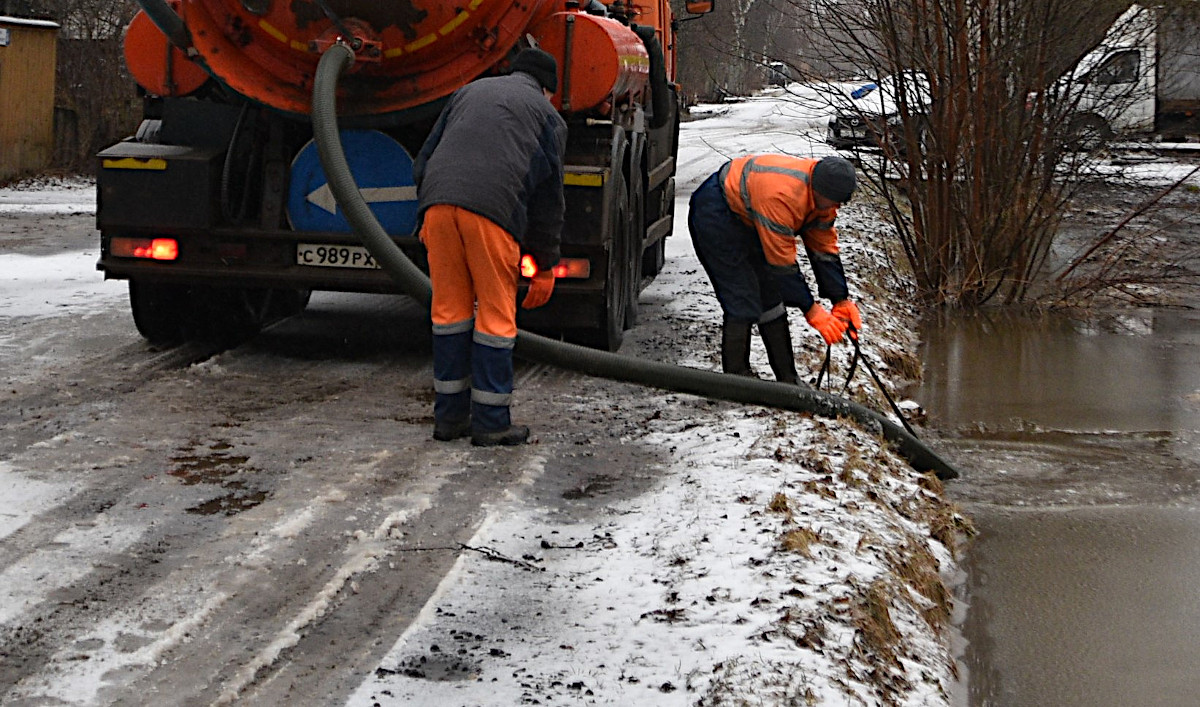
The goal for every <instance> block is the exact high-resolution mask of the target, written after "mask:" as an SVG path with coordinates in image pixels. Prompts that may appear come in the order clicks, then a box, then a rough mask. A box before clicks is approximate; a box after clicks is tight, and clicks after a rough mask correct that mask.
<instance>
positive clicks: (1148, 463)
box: [913, 309, 1200, 707]
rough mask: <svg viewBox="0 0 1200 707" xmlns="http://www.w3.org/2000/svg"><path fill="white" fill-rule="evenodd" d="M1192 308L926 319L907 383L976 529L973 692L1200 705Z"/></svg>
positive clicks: (970, 598)
mask: <svg viewBox="0 0 1200 707" xmlns="http://www.w3.org/2000/svg"><path fill="white" fill-rule="evenodd" d="M1198 320H1200V314H1197V313H1195V312H1190V311H1185V310H1161V309H1160V310H1155V309H1145V310H1138V311H1136V312H1129V313H1124V314H1122V315H1121V317H1120V318H1117V319H1112V320H1109V321H1106V322H1104V323H1103V324H1082V323H1080V322H1075V321H1071V320H1068V319H1065V318H1058V317H1046V318H1041V317H1039V318H1029V317H1023V316H1014V315H970V316H960V317H957V318H947V319H944V320H942V321H938V322H932V323H930V324H929V325H927V327H926V328H925V330H924V331H923V332H922V338H923V341H924V344H923V351H922V356H923V359H924V361H925V364H926V371H925V380H924V383H923V384H922V387H921V388H920V389H919V390H917V391H914V392H913V397H914V398H915V399H916V400H918V401H920V402H921V404H922V405H923V406H924V407H925V408H926V410H927V411H928V413H929V425H930V427H932V428H934V429H936V430H938V434H939V435H940V439H938V440H937V446H938V448H939V450H942V451H944V453H945V454H946V456H947V457H948V458H949V459H951V460H952V461H953V462H954V463H955V464H956V466H958V468H959V469H961V470H962V471H963V473H964V478H963V479H961V480H958V481H955V482H953V483H951V484H949V485H948V487H947V488H948V491H949V494H950V495H951V497H952V498H953V499H954V500H955V501H957V502H958V503H960V504H961V505H962V506H963V507H964V508H965V509H966V510H967V512H968V513H969V514H970V515H971V517H972V519H973V520H974V521H975V524H976V526H977V528H978V530H979V535H978V536H977V537H976V538H975V540H974V541H973V542H972V544H971V546H970V549H969V551H968V556H967V558H966V560H967V566H968V572H969V577H968V581H967V586H966V587H965V589H964V591H963V593H964V595H965V599H966V601H967V603H968V605H969V606H968V615H967V619H966V622H965V625H964V626H963V629H964V633H965V635H966V638H967V640H968V642H969V643H968V645H967V647H966V654H965V663H966V665H967V667H968V670H969V685H970V688H969V698H968V699H967V703H968V704H969V705H971V706H972V707H984V706H987V707H1010V706H1025V705H1031V706H1039V705H1054V706H1056V707H1071V706H1079V707H1083V706H1085V705H1086V706H1088V707H1126V706H1128V705H1164V706H1165V705H1195V704H1196V694H1197V691H1198V690H1200V641H1198V640H1197V639H1196V637H1197V636H1200V451H1198V450H1197V447H1196V443H1197V435H1198V430H1200V365H1198V364H1200V346H1197V343H1198V342H1197V339H1200V326H1197V324H1198V323H1200V322H1198Z"/></svg>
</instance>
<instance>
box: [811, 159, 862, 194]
mask: <svg viewBox="0 0 1200 707" xmlns="http://www.w3.org/2000/svg"><path fill="white" fill-rule="evenodd" d="M812 185H813V189H816V190H817V193H818V194H820V195H821V196H823V197H825V198H826V199H830V200H832V201H836V202H837V203H839V204H844V203H846V202H847V201H850V196H851V195H852V194H854V187H855V186H857V181H856V180H855V177H854V165H852V164H850V160H847V159H845V158H844V157H826V158H824V159H822V160H821V161H820V162H818V163H817V166H816V167H813V174H812Z"/></svg>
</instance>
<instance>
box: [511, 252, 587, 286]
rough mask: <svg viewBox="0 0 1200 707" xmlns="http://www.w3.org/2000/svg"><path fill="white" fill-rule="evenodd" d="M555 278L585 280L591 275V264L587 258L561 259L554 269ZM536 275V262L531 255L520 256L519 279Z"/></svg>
mask: <svg viewBox="0 0 1200 707" xmlns="http://www.w3.org/2000/svg"><path fill="white" fill-rule="evenodd" d="M553 270H554V277H555V278H559V279H561V278H570V279H574V280H586V279H587V278H588V277H590V276H591V274H592V263H591V261H589V260H588V259H587V258H563V259H562V260H559V261H558V265H555V266H554V268H553ZM537 274H538V266H537V261H535V260H534V259H533V256H532V255H522V256H521V277H528V278H532V277H533V276H534V275H537Z"/></svg>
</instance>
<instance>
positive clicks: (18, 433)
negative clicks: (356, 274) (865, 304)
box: [0, 215, 711, 704]
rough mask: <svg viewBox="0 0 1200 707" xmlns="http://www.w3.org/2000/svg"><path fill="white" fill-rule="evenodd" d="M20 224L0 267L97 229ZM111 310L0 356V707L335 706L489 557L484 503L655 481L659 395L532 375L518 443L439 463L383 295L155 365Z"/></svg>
mask: <svg viewBox="0 0 1200 707" xmlns="http://www.w3.org/2000/svg"><path fill="white" fill-rule="evenodd" d="M5 218H6V219H15V218H26V217H17V216H9V215H6V216H5ZM28 218H29V219H30V220H31V223H21V224H14V223H13V222H12V221H9V222H8V223H6V226H7V227H9V228H12V229H13V232H14V233H16V234H17V237H16V238H14V239H13V241H15V243H13V244H12V247H11V248H10V249H9V251H8V252H10V253H12V252H16V253H18V254H26V255H39V256H45V255H51V254H53V253H54V252H56V251H58V249H60V248H61V249H62V251H63V252H68V251H71V250H72V249H75V250H81V249H84V248H88V247H93V238H94V231H93V229H92V217H91V216H89V215H75V216H70V215H67V216H55V217H45V216H39V217H32V216H31V217H28ZM35 218H36V220H37V222H38V223H39V224H40V226H35V225H33V224H32V220H33V219H35ZM39 228H40V229H43V232H46V231H45V230H44V229H47V228H49V229H50V231H51V232H54V233H56V237H55V239H54V240H52V241H51V240H47V239H44V238H40V237H37V234H36V231H37V230H38V229H39ZM23 229H24V230H23ZM22 233H28V234H29V237H28V238H23V237H21V234H22ZM48 243H52V244H53V245H48ZM96 277H97V279H98V278H99V275H97V276H96ZM105 291H106V292H108V293H110V294H105V295H103V296H102V299H103V303H99V304H98V303H96V302H93V303H92V306H90V307H89V308H87V309H86V310H84V312H85V313H83V314H80V313H79V311H76V310H71V309H69V308H65V309H64V310H63V315H62V316H53V315H51V316H42V317H36V318H35V317H25V318H22V317H18V318H14V319H12V320H10V322H11V327H10V330H9V331H8V332H6V334H5V336H4V342H3V347H2V348H0V379H2V380H3V381H5V386H4V388H5V389H4V390H3V391H2V393H3V396H4V402H5V404H4V405H3V407H2V408H0V420H2V423H0V424H2V428H3V430H4V434H3V438H2V440H0V460H3V461H0V465H4V466H5V467H7V468H6V469H4V471H6V472H9V473H8V474H6V475H5V476H4V477H3V478H4V479H6V480H7V483H8V485H9V488H4V489H0V491H2V492H3V495H4V496H6V497H7V498H8V499H9V501H8V503H6V504H5V506H6V507H4V508H0V568H2V569H0V592H3V593H4V597H3V598H4V601H3V602H0V606H3V607H5V608H6V609H5V611H3V613H0V645H3V646H4V655H3V657H2V658H0V696H4V697H5V699H4V700H3V701H4V702H5V704H23V703H28V704H33V703H36V704H46V703H50V702H54V701H55V700H56V699H60V700H65V701H70V702H75V701H81V702H95V703H105V704H107V703H114V704H144V703H146V702H147V701H158V699H160V698H162V699H166V700H167V702H169V703H171V704H211V703H213V702H214V701H216V702H221V701H235V700H253V701H254V702H256V703H264V704H299V703H302V702H304V703H309V704H312V703H338V702H340V701H343V700H344V699H345V698H346V696H347V695H349V694H350V692H351V691H352V690H353V689H354V688H355V687H357V685H358V684H359V683H360V682H361V681H362V679H363V676H364V675H365V674H370V673H371V671H373V670H375V667H376V666H377V665H378V663H379V660H380V658H381V656H382V655H383V654H384V653H385V652H386V651H387V649H389V648H390V647H391V645H392V643H393V642H394V641H395V637H396V636H397V635H399V634H400V633H401V630H402V628H403V626H404V624H406V623H407V622H408V621H410V620H411V619H412V617H413V616H415V615H416V613H417V612H418V611H419V610H420V609H421V607H422V606H423V605H425V603H426V602H427V600H428V599H429V598H430V596H431V594H432V593H433V592H434V590H435V589H436V587H437V586H438V584H439V582H440V581H441V580H442V578H443V576H444V575H445V574H446V572H447V570H448V569H449V568H450V567H451V565H452V564H453V563H454V562H455V560H456V558H458V557H459V556H460V555H461V554H463V553H476V552H478V553H487V552H489V550H488V549H487V548H476V547H472V546H470V545H469V541H470V539H471V537H472V535H473V534H474V532H475V530H476V528H477V526H478V525H479V523H480V522H481V520H482V519H483V518H484V515H485V513H484V511H483V510H482V509H483V508H485V507H486V506H488V504H491V503H494V502H496V501H497V500H498V499H501V498H502V497H504V496H505V494H507V493H510V492H511V490H512V488H513V487H514V486H520V485H522V484H524V485H526V486H530V485H532V486H533V487H534V490H533V491H532V492H533V493H537V494H540V495H542V496H543V497H544V502H545V503H546V505H547V506H548V507H550V508H558V509H559V510H561V511H563V512H566V513H570V514H582V515H583V516H586V515H587V514H589V513H592V512H594V510H593V509H595V508H598V507H601V506H602V505H603V503H604V499H605V497H612V496H614V495H621V494H628V493H632V492H635V491H636V490H637V489H638V488H639V486H641V485H643V484H644V483H645V481H646V479H648V478H650V477H652V476H653V475H654V473H655V469H656V468H657V466H658V465H659V464H660V463H661V462H662V460H663V454H664V451H663V450H661V449H658V448H655V447H652V446H649V445H645V444H641V443H639V442H638V437H639V434H638V431H639V430H644V429H645V427H646V422H647V420H648V419H650V418H652V417H653V418H655V419H661V418H662V417H663V413H662V411H661V410H659V408H660V407H661V396H660V395H659V394H657V393H655V392H653V391H650V392H648V391H644V390H641V389H637V388H634V387H632V386H626V385H622V384H614V383H609V382H605V381H599V380H594V379H586V378H582V377H579V376H575V375H571V374H565V373H562V372H559V371H556V370H552V369H548V368H545V367H542V366H537V365H530V364H519V365H518V370H517V391H516V399H515V403H514V419H516V420H518V421H526V422H528V423H530V424H531V425H532V427H533V443H532V444H530V445H528V446H526V447H521V448H513V449H481V448H475V447H472V446H471V445H470V444H469V442H468V441H467V440H460V441H457V442H454V443H436V442H434V441H432V439H431V438H430V432H431V429H432V422H433V421H432V417H431V412H432V390H431V384H430V381H431V378H432V372H431V367H430V342H429V336H428V333H427V332H428V329H427V325H426V324H425V322H424V319H423V317H422V315H421V312H420V310H419V309H418V308H417V307H415V306H412V305H411V303H409V302H407V301H406V300H404V299H401V298H389V297H363V296H339V295H333V294H318V295H315V296H314V298H313V301H312V303H311V305H310V307H309V308H308V310H307V311H306V312H304V313H303V314H302V315H299V316H297V317H294V318H292V319H290V320H287V321H284V322H281V323H278V324H276V325H275V326H273V327H271V328H269V329H268V330H267V331H265V332H263V333H262V334H261V335H259V336H258V337H256V338H254V339H253V340H252V341H249V342H246V343H244V344H242V345H240V346H237V347H235V348H232V349H230V350H225V351H217V350H212V349H207V348H205V347H203V346H198V345H185V346H182V347H178V348H175V349H169V350H162V351H160V350H156V349H153V348H152V347H150V346H149V345H148V344H146V343H145V342H144V341H143V340H142V339H141V338H140V337H139V336H138V335H137V333H136V331H135V330H134V327H133V323H132V319H131V318H130V315H129V314H128V308H127V305H126V300H125V295H124V292H125V285H124V283H116V282H113V283H108V284H107V285H106V286H105ZM93 296H94V295H93ZM647 306H649V307H653V306H654V303H653V302H649V303H647ZM646 319H647V321H649V322H655V321H658V322H662V321H663V319H662V318H661V317H654V316H648V317H647V318H646ZM660 326H666V325H665V324H660ZM639 333H640V334H641V335H642V337H643V338H644V339H646V340H656V341H659V342H661V341H672V342H674V343H675V344H678V345H681V346H686V345H688V339H689V338H690V337H691V338H695V337H701V336H707V335H708V332H705V331H701V330H696V331H689V330H688V329H687V327H684V329H683V330H680V331H676V332H669V331H666V332H664V331H662V330H659V331H653V330H652V329H651V328H650V327H649V325H648V326H647V327H643V328H642V329H641V330H639ZM693 343H694V342H693ZM624 351H625V352H627V353H633V354H635V355H637V354H639V353H640V354H641V355H652V356H654V357H655V358H660V359H661V358H665V357H666V356H667V355H668V353H669V352H663V351H650V350H649V349H648V348H647V345H645V344H642V343H641V342H640V341H639V340H638V336H634V337H633V338H632V339H631V340H628V341H627V343H626V347H625V349H624ZM710 407H711V405H710V404H709V403H706V402H705V401H701V400H693V399H687V400H680V401H678V402H677V403H675V405H674V409H675V412H669V411H668V412H667V413H666V417H668V418H670V417H680V418H681V417H685V416H688V417H703V416H704V415H705V414H706V412H705V410H706V409H708V408H710ZM551 421H557V423H555V424H551ZM18 471H19V474H18V473H17V472H18ZM535 471H536V472H537V473H536V474H535V473H533V472H535ZM47 511H52V512H47ZM494 559H495V560H496V561H498V562H512V563H515V564H520V563H522V562H523V560H522V559H521V558H516V557H514V558H510V557H504V556H500V555H497V556H495V557H494ZM218 647H219V649H218ZM482 650H485V651H486V650H488V649H487V648H486V647H483V648H482ZM167 655H170V660H169V661H167V660H165V656H167ZM80 665H87V666H88V668H87V669H86V670H82V671H81V670H79V669H77V667H76V666H80ZM89 690H99V692H98V693H96V694H91V695H89V694H88V691H89ZM151 695H158V696H159V697H158V698H153V699H152V698H151V697H150V696H151Z"/></svg>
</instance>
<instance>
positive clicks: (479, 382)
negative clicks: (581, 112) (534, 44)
mask: <svg viewBox="0 0 1200 707" xmlns="http://www.w3.org/2000/svg"><path fill="white" fill-rule="evenodd" d="M557 88H558V62H556V61H555V59H554V57H553V56H551V55H550V54H548V53H546V52H544V51H542V50H540V49H526V50H524V51H522V52H521V53H520V54H519V55H517V58H516V59H515V60H514V62H513V73H512V74H510V75H508V76H496V77H489V78H483V79H479V80H477V81H474V82H472V83H469V84H467V85H466V86H463V87H462V88H460V89H458V90H457V91H455V92H454V94H453V95H452V96H451V97H450V100H449V101H448V102H447V103H446V106H445V108H444V109H443V110H442V113H441V115H440V116H439V118H438V121H437V123H436V124H435V125H434V128H433V131H432V132H431V133H430V135H429V137H428V139H426V141H425V144H424V146H423V147H422V148H421V152H420V153H419V154H418V156H417V158H416V160H414V167H413V176H414V178H415V180H416V183H417V198H418V203H419V213H420V217H419V218H420V219H421V224H422V225H421V229H420V237H421V242H422V243H424V244H425V248H426V250H427V251H428V255H429V279H430V281H431V282H432V285H433V303H432V307H431V317H432V319H433V378H434V381H433V386H434V391H435V393H436V395H435V397H434V404H433V416H434V426H433V437H434V439H437V440H441V441H448V440H453V439H458V438H460V437H466V436H467V435H470V436H471V442H472V444H475V445H479V446H493V445H517V444H524V443H525V441H526V440H527V439H528V438H529V428H528V427H526V426H524V425H513V424H512V421H511V419H510V415H509V403H510V401H511V398H512V390H513V362H512V350H513V346H514V345H515V344H516V341H517V279H518V273H519V270H518V268H519V266H520V260H521V255H522V252H525V253H527V254H529V255H532V256H533V258H534V260H535V261H536V262H537V266H538V274H537V275H536V276H534V278H533V279H532V281H531V283H530V286H529V292H528V293H527V294H526V296H525V299H524V300H523V301H522V303H521V306H522V307H525V308H526V309H532V308H534V307H540V306H541V305H543V304H545V303H546V301H547V300H548V299H550V294H551V292H553V289H554V274H553V272H552V270H551V268H553V267H554V265H556V264H557V263H558V259H559V242H560V238H561V233H562V226H563V212H564V209H565V205H564V201H563V167H562V155H563V151H564V149H565V147H566V139H567V124H566V122H565V121H564V120H563V119H562V116H560V115H559V114H558V112H557V111H555V110H554V106H553V105H552V104H551V103H550V96H552V95H553V94H554V92H555V91H556V90H557Z"/></svg>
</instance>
